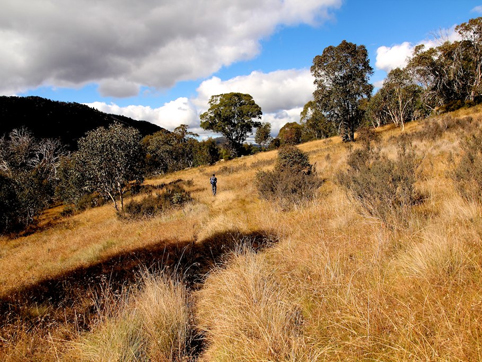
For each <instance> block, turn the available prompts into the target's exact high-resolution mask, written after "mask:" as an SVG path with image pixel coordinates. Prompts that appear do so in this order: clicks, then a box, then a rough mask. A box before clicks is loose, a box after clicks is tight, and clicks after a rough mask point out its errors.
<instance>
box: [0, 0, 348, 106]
mask: <svg viewBox="0 0 482 362" xmlns="http://www.w3.org/2000/svg"><path fill="white" fill-rule="evenodd" d="M341 3H342V0H306V1H303V2H301V3H300V2H299V1H295V0H230V1H229V2H228V1H219V0H197V1H193V0H176V1H152V0H139V1H130V0H105V1H96V2H92V1H90V0H37V1H34V2H32V1H31V0H3V1H2V11H1V13H0V43H1V44H2V47H0V79H2V82H1V84H0V93H3V92H5V91H7V90H8V91H9V92H20V91H24V90H26V89H31V88H35V87H38V86H41V85H50V86H65V85H69V86H75V87H80V86H82V85H85V84H88V83H100V84H101V86H100V88H99V89H100V91H101V92H102V94H103V95H105V96H115V97H124V96H127V95H131V94H133V93H134V91H135V90H138V89H139V87H141V86H145V87H153V88H157V89H160V88H168V87H171V86H173V85H174V84H175V83H176V82H178V81H180V80H192V79H199V78H201V77H208V76H209V75H211V74H212V73H213V72H215V71H217V70H218V69H220V68H221V67H222V66H226V65H230V64H232V63H234V62H237V61H240V60H246V59H252V58H253V57H255V56H257V55H258V54H259V52H260V40H261V39H263V38H266V37H268V36H269V35H271V34H272V33H273V32H274V31H276V29H277V28H278V27H279V26H283V25H286V26H295V25H297V24H301V23H304V24H310V25H313V24H319V23H321V22H322V21H323V20H325V19H327V18H329V17H330V14H329V11H330V9H333V8H337V7H339V6H341ZM113 84H116V86H115V87H114V86H112V85H113Z"/></svg>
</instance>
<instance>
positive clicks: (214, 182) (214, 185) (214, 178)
mask: <svg viewBox="0 0 482 362" xmlns="http://www.w3.org/2000/svg"><path fill="white" fill-rule="evenodd" d="M209 181H210V182H211V186H212V188H213V196H216V183H217V182H218V179H217V178H216V175H215V174H213V176H212V177H211V178H210V179H209Z"/></svg>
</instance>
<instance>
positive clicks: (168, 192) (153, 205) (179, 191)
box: [120, 184, 192, 218]
mask: <svg viewBox="0 0 482 362" xmlns="http://www.w3.org/2000/svg"><path fill="white" fill-rule="evenodd" d="M191 200H192V198H191V195H190V194H189V192H186V190H185V189H184V188H183V187H182V186H180V185H179V184H174V185H172V186H167V187H166V188H165V190H163V192H161V193H157V194H154V195H152V194H151V195H148V196H144V197H143V198H142V199H140V200H131V201H129V203H127V204H126V206H125V208H124V212H123V213H122V214H120V215H121V217H127V218H140V217H153V216H155V215H156V214H159V213H162V212H166V211H168V210H171V209H172V208H174V207H180V206H183V205H184V204H185V203H187V202H189V201H191Z"/></svg>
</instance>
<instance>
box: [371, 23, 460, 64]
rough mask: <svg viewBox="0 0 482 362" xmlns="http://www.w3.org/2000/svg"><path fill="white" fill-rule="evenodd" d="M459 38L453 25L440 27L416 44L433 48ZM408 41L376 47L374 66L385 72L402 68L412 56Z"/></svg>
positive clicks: (412, 46)
mask: <svg viewBox="0 0 482 362" xmlns="http://www.w3.org/2000/svg"><path fill="white" fill-rule="evenodd" d="M456 40H460V35H459V34H458V33H456V32H455V27H452V28H450V29H441V30H439V31H437V32H436V34H434V38H433V39H426V40H423V41H420V42H419V43H418V44H416V45H421V44H423V45H425V48H426V49H428V48H433V47H436V46H439V45H440V44H442V43H444V42H445V41H456ZM416 45H413V44H412V43H409V42H403V43H402V44H396V45H393V46H390V47H387V46H381V47H379V48H378V49H377V60H376V63H375V66H376V67H377V68H378V69H381V70H384V71H386V72H387V73H388V72H390V71H391V70H392V69H395V68H403V67H405V66H406V65H407V62H408V60H409V58H410V57H411V56H412V54H413V51H414V49H415V46H416Z"/></svg>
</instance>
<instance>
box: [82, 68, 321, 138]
mask: <svg viewBox="0 0 482 362" xmlns="http://www.w3.org/2000/svg"><path fill="white" fill-rule="evenodd" d="M314 89H315V87H314V85H313V77H312V76H311V73H310V71H309V70H308V69H291V70H283V71H275V72H271V73H261V72H252V73H251V74H250V75H247V76H240V77H235V78H232V79H229V80H226V81H222V80H221V79H219V78H217V77H212V78H211V79H208V80H206V81H204V82H202V83H201V85H200V86H199V88H198V89H197V92H198V94H197V96H196V97H195V98H193V99H188V98H185V97H181V98H178V99H176V100H174V101H172V102H169V103H166V104H164V105H163V106H162V107H159V108H151V107H145V106H128V107H120V106H118V105H116V104H114V103H111V104H106V103H103V102H95V103H89V104H88V105H89V106H91V107H94V108H96V109H99V110H100V111H102V112H106V113H112V114H120V115H124V116H127V117H131V118H133V119H137V120H146V121H149V122H152V123H154V124H157V125H159V126H161V127H163V128H166V129H169V130H173V129H174V128H175V127H177V126H179V125H180V124H187V125H188V126H189V127H190V128H191V130H192V131H194V132H196V133H198V134H200V135H201V136H202V137H203V138H206V137H207V136H211V135H212V133H211V132H206V131H204V130H203V129H201V128H200V127H199V123H200V121H199V115H200V114H201V113H202V112H205V111H206V110H207V109H208V107H209V104H208V102H209V99H210V98H211V96H212V95H216V94H222V93H229V92H240V93H248V94H250V95H252V96H253V99H254V100H255V102H256V103H257V104H258V105H259V106H260V107H261V109H262V110H263V117H262V121H263V122H270V123H271V129H272V133H273V135H277V134H278V132H279V129H280V128H281V127H283V125H284V124H285V123H287V122H299V120H300V113H301V110H302V109H303V106H304V105H305V104H306V103H307V102H308V101H309V100H310V99H312V97H313V95H312V94H313V91H314Z"/></svg>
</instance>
